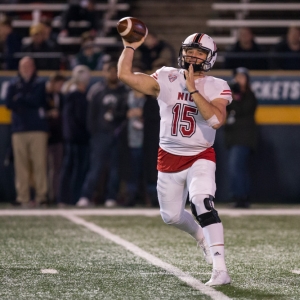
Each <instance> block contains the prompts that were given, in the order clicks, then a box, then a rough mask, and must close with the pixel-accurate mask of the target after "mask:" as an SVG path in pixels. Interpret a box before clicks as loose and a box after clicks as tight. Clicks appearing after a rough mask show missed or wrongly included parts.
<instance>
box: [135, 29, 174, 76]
mask: <svg viewBox="0 0 300 300" xmlns="http://www.w3.org/2000/svg"><path fill="white" fill-rule="evenodd" d="M137 58H138V60H140V61H141V62H142V63H143V64H144V65H145V68H146V70H148V71H152V70H153V69H154V66H153V65H154V64H156V61H157V60H160V61H163V62H164V65H165V66H172V67H175V66H177V55H176V54H175V51H174V48H173V47H172V46H171V45H170V44H168V43H167V42H166V41H164V40H161V39H159V38H158V37H157V35H156V34H154V33H151V32H149V33H148V35H147V37H146V39H145V42H144V43H143V44H142V45H141V46H140V47H139V48H138V49H137Z"/></svg>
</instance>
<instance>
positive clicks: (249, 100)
mask: <svg viewBox="0 0 300 300" xmlns="http://www.w3.org/2000/svg"><path fill="white" fill-rule="evenodd" d="M256 106H257V99H256V97H255V95H254V93H253V92H252V91H247V92H246V93H243V94H241V99H240V100H238V101H237V100H233V101H232V102H231V104H230V105H228V106H227V108H226V109H227V112H228V117H227V122H226V124H225V127H224V132H225V145H226V147H232V146H234V145H242V146H248V147H250V148H251V149H252V150H255V149H256V146H257V125H256V123H255V119H254V113H255V110H256ZM230 112H234V113H233V114H232V120H231V121H230V115H231V113H230Z"/></svg>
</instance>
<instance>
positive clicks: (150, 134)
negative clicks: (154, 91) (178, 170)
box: [143, 96, 160, 207]
mask: <svg viewBox="0 0 300 300" xmlns="http://www.w3.org/2000/svg"><path fill="white" fill-rule="evenodd" d="M155 100H156V98H154V97H153V96H146V102H145V104H144V107H143V120H144V140H143V157H144V179H145V183H146V192H147V198H148V201H147V202H148V204H149V205H150V206H154V207H158V198H157V190H156V185H157V175H158V171H157V167H156V165H157V155H158V148H159V129H160V114H159V106H158V102H157V101H155Z"/></svg>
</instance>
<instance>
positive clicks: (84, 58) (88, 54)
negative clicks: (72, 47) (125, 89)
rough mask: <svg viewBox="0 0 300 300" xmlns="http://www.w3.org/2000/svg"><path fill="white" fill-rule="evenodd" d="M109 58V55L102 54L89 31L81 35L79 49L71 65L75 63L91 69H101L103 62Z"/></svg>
mask: <svg viewBox="0 0 300 300" xmlns="http://www.w3.org/2000/svg"><path fill="white" fill-rule="evenodd" d="M109 59H110V56H109V55H106V54H104V53H103V52H102V51H100V49H99V48H98V47H97V45H96V44H95V39H94V37H93V36H92V35H91V34H90V32H89V31H87V32H85V33H83V34H82V35H81V49H80V52H79V53H78V54H77V55H76V57H75V60H74V62H73V67H74V66H77V65H85V66H88V67H89V68H90V69H91V70H93V71H94V70H102V68H103V63H104V62H105V61H108V60H109Z"/></svg>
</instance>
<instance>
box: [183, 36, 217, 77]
mask: <svg viewBox="0 0 300 300" xmlns="http://www.w3.org/2000/svg"><path fill="white" fill-rule="evenodd" d="M191 48H195V49H201V50H203V52H205V53H207V57H206V59H205V60H203V59H201V58H199V57H194V56H190V55H186V53H185V54H184V53H183V52H186V50H188V49H191ZM216 59H217V46H216V44H215V42H214V41H213V39H212V38H211V37H210V36H208V35H207V34H203V33H194V34H192V35H190V36H188V37H187V38H186V39H185V41H184V42H183V43H182V46H181V48H180V51H179V56H178V65H179V67H181V68H183V69H185V70H188V68H189V66H190V64H191V63H190V62H188V61H192V62H193V61H195V62H194V63H192V66H193V69H194V72H197V71H205V72H207V71H209V70H210V69H211V68H212V67H213V65H214V63H215V61H216Z"/></svg>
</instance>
